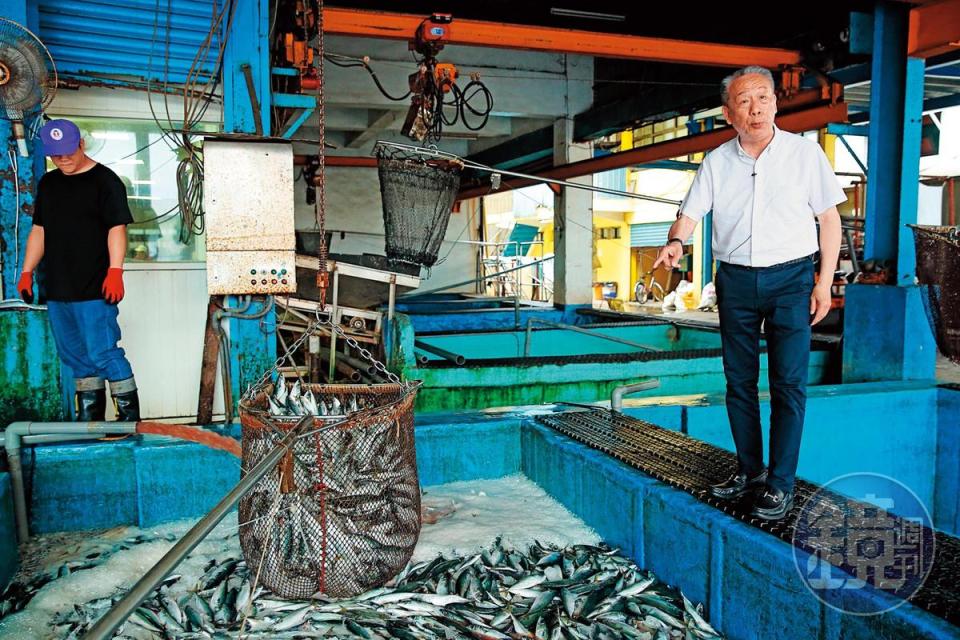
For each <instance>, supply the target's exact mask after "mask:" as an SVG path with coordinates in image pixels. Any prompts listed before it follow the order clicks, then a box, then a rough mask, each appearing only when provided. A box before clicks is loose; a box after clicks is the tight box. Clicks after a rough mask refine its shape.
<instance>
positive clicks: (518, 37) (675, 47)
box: [323, 7, 800, 69]
mask: <svg viewBox="0 0 960 640" xmlns="http://www.w3.org/2000/svg"><path fill="white" fill-rule="evenodd" d="M421 22H423V16H417V15H410V14H402V13H386V12H380V11H359V10H355V9H344V8H339V7H326V8H324V10H323V28H324V32H325V33H329V34H335V35H346V36H363V37H369V38H387V39H392V40H409V39H410V38H411V37H412V36H413V34H414V33H415V32H416V30H417V27H418V26H420V23H421ZM449 43H450V44H460V45H473V46H480V47H497V48H502V49H524V50H528V51H549V52H556V53H575V54H581V55H589V56H599V57H602V58H624V59H628V60H647V61H651V62H673V63H677V64H700V65H708V66H715V67H743V66H746V65H750V64H756V65H760V66H762V67H767V68H769V69H776V68H779V67H780V66H782V65H797V64H800V52H799V51H793V50H790V49H777V48H771V47H749V46H741V45H732V44H716V43H709V42H692V41H687V40H676V39H672V38H651V37H647V36H634V35H623V34H615V33H601V32H596V31H584V30H579V29H558V28H556V27H542V26H535V25H519V24H508V23H502V22H487V21H482V20H460V19H457V20H456V21H455V22H454V23H453V25H452V28H451V33H450V40H449Z"/></svg>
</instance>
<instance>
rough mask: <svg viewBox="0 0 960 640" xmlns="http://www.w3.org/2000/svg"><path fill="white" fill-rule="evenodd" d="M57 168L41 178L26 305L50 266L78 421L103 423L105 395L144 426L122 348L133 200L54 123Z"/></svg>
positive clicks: (51, 138) (56, 324)
mask: <svg viewBox="0 0 960 640" xmlns="http://www.w3.org/2000/svg"><path fill="white" fill-rule="evenodd" d="M40 139H41V140H42V142H43V149H44V153H45V154H46V155H48V156H49V157H50V159H51V160H52V161H53V164H55V165H56V166H57V168H56V169H55V170H53V171H50V172H48V173H46V174H45V175H44V176H43V177H41V178H40V183H39V185H38V186H37V197H36V201H35V203H34V210H33V229H31V231H30V236H29V237H28V239H27V251H26V255H25V257H24V260H23V274H22V275H21V276H20V282H19V283H18V284H17V290H18V291H19V292H20V295H21V297H22V298H23V299H24V300H25V301H27V302H31V301H32V300H33V270H34V268H36V266H37V264H38V263H39V262H40V260H41V259H43V263H44V273H45V274H46V284H47V310H48V313H49V315H50V324H51V326H52V328H53V337H54V339H55V341H56V343H57V352H58V353H59V354H60V359H61V361H62V362H63V364H65V365H66V366H68V367H69V368H70V369H71V371H72V372H73V376H74V380H75V386H76V409H77V420H80V421H102V420H104V419H105V415H104V414H105V412H106V387H105V384H104V380H109V381H110V394H111V396H113V401H114V404H115V406H116V410H117V419H118V420H122V421H136V420H139V419H140V401H139V397H138V395H137V383H136V381H135V380H134V377H133V370H132V369H131V368H130V363H129V362H128V361H127V358H126V356H125V355H124V352H123V349H122V348H120V347H119V346H117V342H118V341H119V340H120V326H119V325H118V324H117V314H118V311H117V303H118V302H120V300H121V299H123V257H124V254H125V253H126V251H127V227H126V225H127V224H129V223H131V222H133V217H132V216H131V215H130V208H129V207H128V206H127V193H126V189H125V188H124V186H123V183H122V182H121V181H120V178H119V177H118V176H117V174H115V173H114V172H113V171H111V170H110V169H108V168H107V167H105V166H103V165H102V164H99V163H97V162H96V161H95V160H93V159H92V158H90V157H89V156H88V155H87V154H86V153H85V151H84V142H83V138H82V136H81V135H80V130H79V129H78V128H77V125H75V124H74V123H72V122H70V121H69V120H51V121H50V122H48V123H46V124H45V125H44V126H43V128H42V129H41V130H40Z"/></svg>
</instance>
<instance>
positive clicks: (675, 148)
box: [457, 102, 847, 200]
mask: <svg viewBox="0 0 960 640" xmlns="http://www.w3.org/2000/svg"><path fill="white" fill-rule="evenodd" d="M846 120H847V105H846V103H843V102H836V103H832V102H831V103H827V104H823V105H820V106H815V107H812V108H809V109H804V110H802V111H795V112H793V113H788V114H785V115H782V116H780V117H778V118H777V120H776V122H777V126H778V127H780V128H781V129H783V130H785V131H793V132H802V131H811V130H813V129H819V128H821V127H823V126H826V125H827V124H829V123H831V122H846ZM734 135H736V132H735V131H734V130H733V128H732V127H724V128H722V129H715V130H713V131H709V132H707V133H700V134H697V135H692V136H685V137H682V138H676V139H674V140H668V141H666V142H658V143H656V144H651V145H647V146H644V147H639V148H637V149H631V150H629V151H621V152H620V153H614V154H610V155H607V156H602V157H599V158H590V159H588V160H581V161H580V162H573V163H570V164H566V165H562V166H559V167H554V168H553V169H550V170H548V171H544V172H542V173H540V174H538V176H541V177H544V178H553V179H557V180H569V179H571V178H577V177H580V176H586V175H591V174H594V173H599V172H601V171H609V170H611V169H620V168H622V167H630V166H635V165H642V164H646V163H648V162H654V161H656V160H665V159H667V158H676V157H677V156H685V155H690V154H692V153H701V152H703V151H709V150H710V149H713V148H715V147H718V146H719V145H721V144H723V143H724V142H726V141H727V140H731V139H732V138H733V137H734ZM532 184H536V181H535V180H531V179H522V178H521V179H515V180H510V182H509V183H507V182H504V183H503V185H502V186H501V188H500V191H507V190H510V189H518V188H521V187H527V186H530V185H532ZM491 193H492V191H491V189H490V187H489V186H481V187H468V188H466V189H462V190H461V191H460V193H459V194H458V196H457V199H458V200H466V199H468V198H476V197H479V196H485V195H490V194H491Z"/></svg>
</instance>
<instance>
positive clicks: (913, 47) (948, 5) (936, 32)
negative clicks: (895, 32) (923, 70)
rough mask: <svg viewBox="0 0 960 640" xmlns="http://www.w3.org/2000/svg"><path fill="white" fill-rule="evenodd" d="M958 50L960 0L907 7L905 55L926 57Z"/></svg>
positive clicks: (942, 0) (959, 47)
mask: <svg viewBox="0 0 960 640" xmlns="http://www.w3.org/2000/svg"><path fill="white" fill-rule="evenodd" d="M951 51H954V52H955V51H960V0H940V2H931V3H930V4H925V5H922V6H919V7H916V8H913V9H911V10H910V26H909V27H908V31H907V55H908V56H910V57H912V58H930V57H932V56H936V55H940V54H941V53H949V52H951Z"/></svg>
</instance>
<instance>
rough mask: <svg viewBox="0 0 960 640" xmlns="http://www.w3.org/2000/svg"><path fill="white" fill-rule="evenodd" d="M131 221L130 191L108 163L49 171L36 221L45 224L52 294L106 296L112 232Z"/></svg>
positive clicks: (64, 298) (65, 298)
mask: <svg viewBox="0 0 960 640" xmlns="http://www.w3.org/2000/svg"><path fill="white" fill-rule="evenodd" d="M131 222H133V216H131V215H130V207H129V206H127V190H126V188H125V187H124V186H123V182H121V181H120V178H119V177H117V174H115V173H114V172H113V171H111V170H110V169H108V168H106V167H105V166H103V165H102V164H96V165H94V166H93V168H92V169H89V170H87V171H84V172H83V173H77V174H74V175H69V176H68V175H64V174H63V172H61V171H60V170H59V169H54V170H53V171H50V172H48V173H46V174H44V175H43V177H41V178H40V184H39V185H37V197H36V201H35V203H34V208H33V224H35V225H38V226H41V227H43V237H44V246H43V265H44V268H45V273H46V284H47V298H48V299H49V300H55V301H58V302H77V301H80V300H96V299H98V298H102V297H103V294H102V293H101V292H100V289H101V287H102V286H103V279H104V278H105V277H106V276H107V269H109V268H110V254H109V252H108V250H107V232H108V231H110V229H111V228H113V227H115V226H117V225H120V224H130V223H131Z"/></svg>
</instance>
